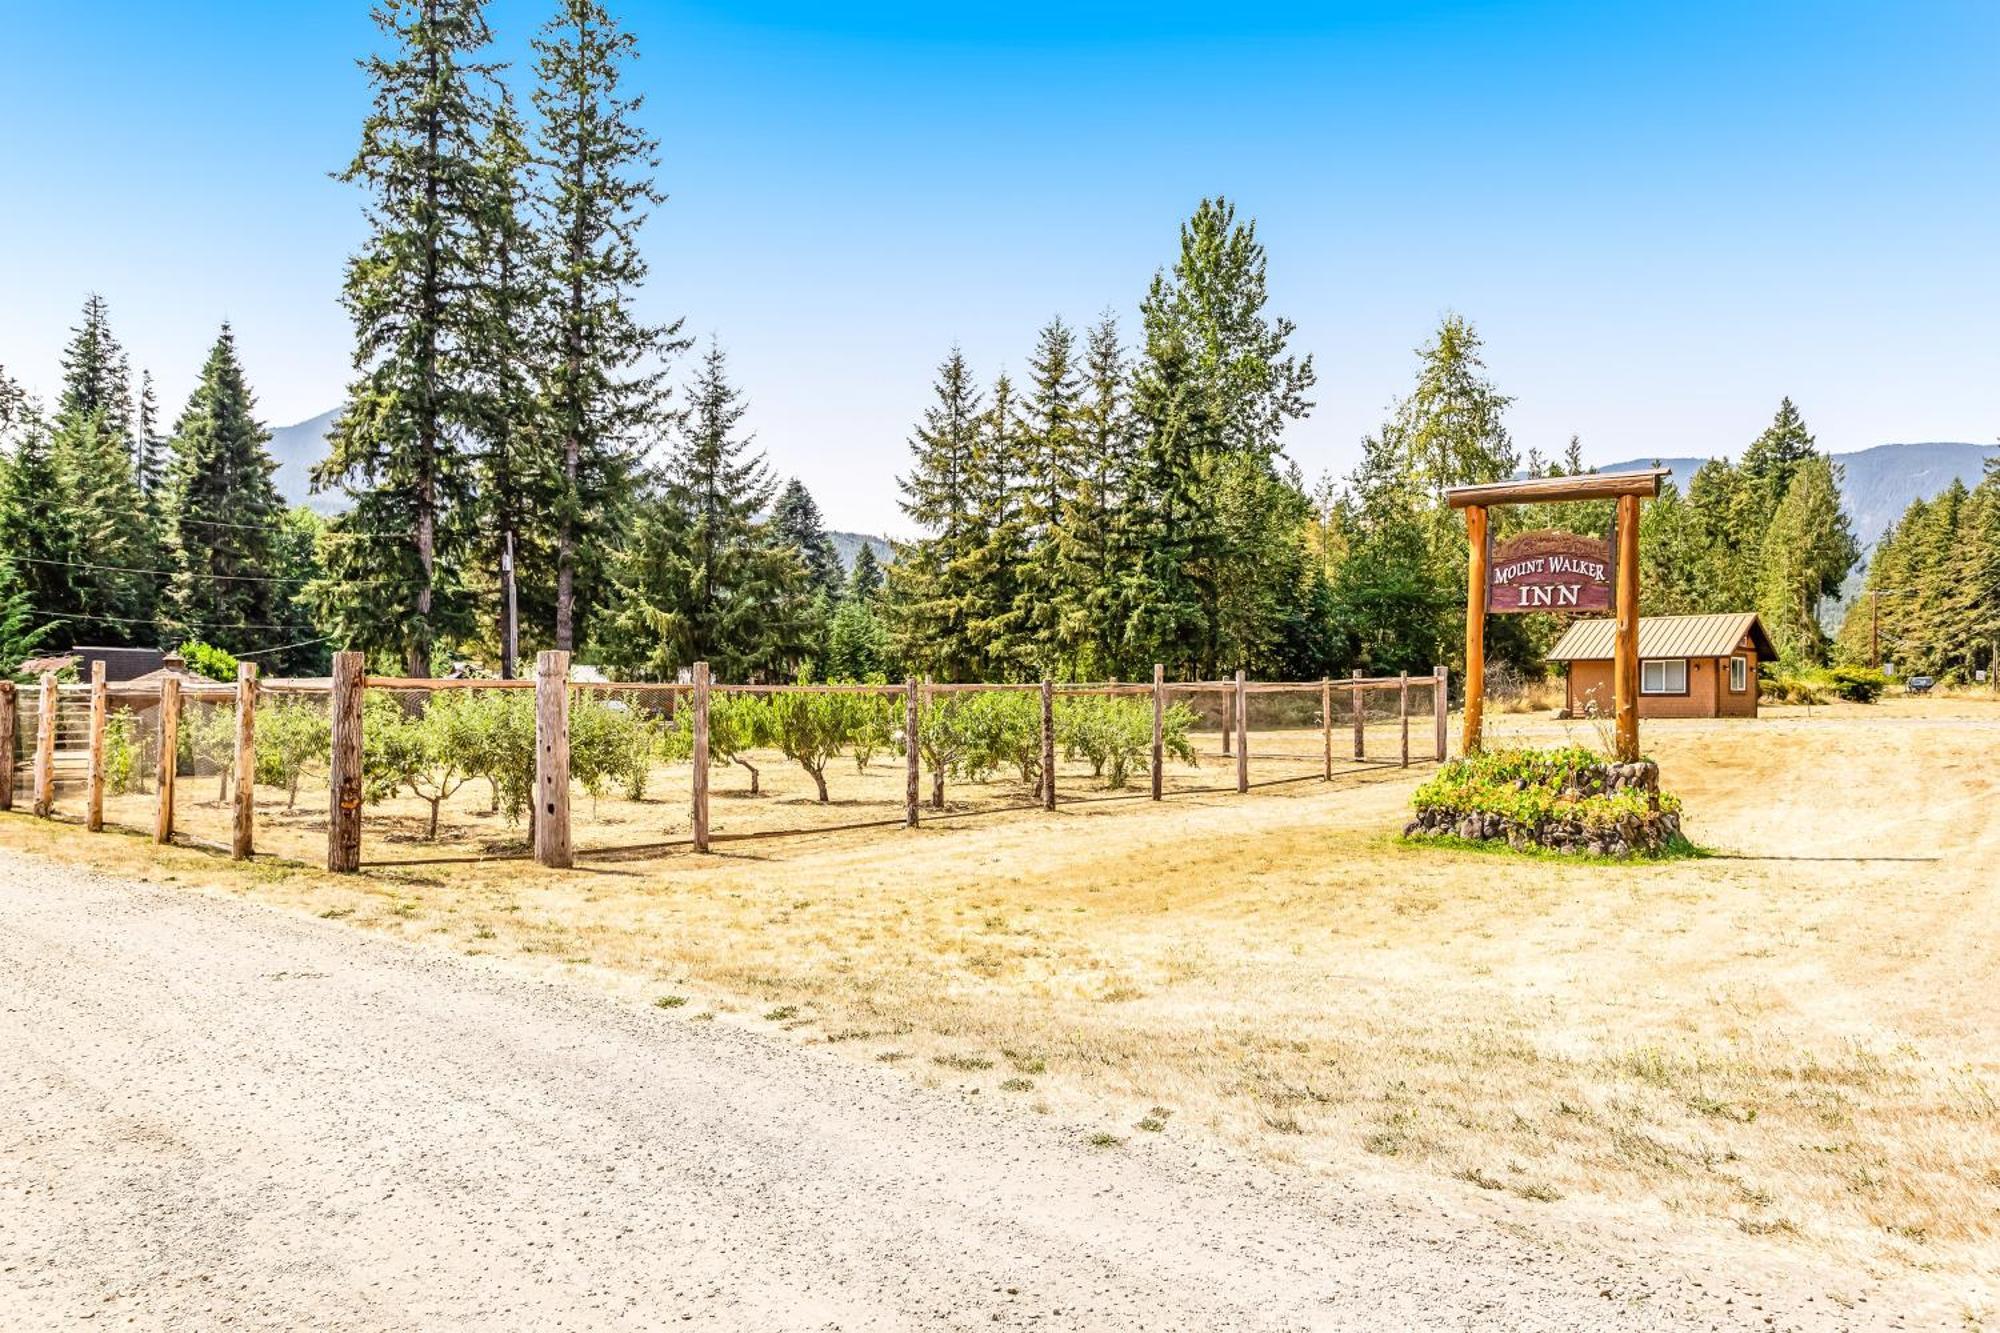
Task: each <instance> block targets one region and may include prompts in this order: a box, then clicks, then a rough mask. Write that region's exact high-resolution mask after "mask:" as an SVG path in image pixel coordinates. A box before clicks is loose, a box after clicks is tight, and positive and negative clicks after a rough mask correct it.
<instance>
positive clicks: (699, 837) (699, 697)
mask: <svg viewBox="0 0 2000 1333" xmlns="http://www.w3.org/2000/svg"><path fill="white" fill-rule="evenodd" d="M693 776H694V782H693V787H694V810H693V820H694V849H695V850H696V851H698V852H705V851H707V850H708V663H706V662H696V663H695V664H694V775H693Z"/></svg>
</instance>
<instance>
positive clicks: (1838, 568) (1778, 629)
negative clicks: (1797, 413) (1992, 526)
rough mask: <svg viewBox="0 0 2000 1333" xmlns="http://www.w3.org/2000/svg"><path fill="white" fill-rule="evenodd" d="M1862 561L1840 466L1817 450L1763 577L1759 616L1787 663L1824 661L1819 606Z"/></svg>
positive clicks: (1794, 483)
mask: <svg viewBox="0 0 2000 1333" xmlns="http://www.w3.org/2000/svg"><path fill="white" fill-rule="evenodd" d="M1752 477H1753V479H1755V478H1756V474H1752ZM1958 493H1959V494H1960V495H1963V493H1964V487H1963V486H1960V487H1959V492H1958ZM1859 556H1860V547H1859V546H1858V545H1857V544H1856V542H1855V540H1854V532H1853V529H1852V528H1851V527H1850V526H1849V524H1848V519H1847V515H1846V513H1845V512H1844V511H1843V510H1842V509H1841V507H1840V475H1839V469H1838V468H1837V467H1836V466H1835V465H1834V464H1833V463H1831V462H1829V461H1828V460H1827V459H1826V458H1824V457H1823V456H1820V455H1818V454H1814V453H1808V454H1807V455H1805V456H1803V457H1801V458H1799V459H1797V460H1795V461H1794V463H1793V466H1792V468H1791V476H1790V479H1789V481H1788V483H1787V485H1786V487H1785V494H1784V498H1783V499H1782V500H1780V501H1779V502H1778V508H1777V511H1776V512H1775V513H1774V514H1773V515H1772V517H1771V522H1770V528H1769V530H1768V532H1767V533H1766V534H1765V537H1764V546H1763V554H1762V556H1761V558H1760V559H1759V561H1758V578H1757V612H1758V615H1759V616H1760V617H1761V618H1762V619H1763V621H1764V626H1765V628H1766V629H1767V630H1769V631H1770V634H1771V638H1772V640H1773V641H1774V642H1775V643H1776V644H1777V645H1778V650H1779V652H1780V654H1781V655H1782V656H1783V657H1784V658H1785V659H1786V660H1788V661H1793V660H1796V661H1804V662H1813V663H1817V662H1822V661H1824V660H1825V659H1826V650H1827V636H1826V632H1825V630H1823V629H1822V628H1821V627H1820V623H1819V610H1820V603H1821V602H1822V601H1824V600H1825V599H1826V598H1828V597H1831V596H1832V595H1833V594H1834V593H1836V592H1838V591H1839V590H1840V584H1841V581H1842V580H1843V579H1845V578H1846V577H1847V571H1848V570H1850V569H1852V568H1853V567H1854V562H1855V560H1856V559H1858V558H1859Z"/></svg>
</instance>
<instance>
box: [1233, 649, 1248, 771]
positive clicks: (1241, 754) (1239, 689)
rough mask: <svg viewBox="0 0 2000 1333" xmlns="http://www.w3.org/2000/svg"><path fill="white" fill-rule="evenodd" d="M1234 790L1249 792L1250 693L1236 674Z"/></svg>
mask: <svg viewBox="0 0 2000 1333" xmlns="http://www.w3.org/2000/svg"><path fill="white" fill-rule="evenodd" d="M1236 790H1237V791H1239V792H1246V791H1249V790H1250V693H1249V691H1248V690H1245V689H1244V688H1243V673H1242V672H1241V671H1238V672H1237V673H1236Z"/></svg>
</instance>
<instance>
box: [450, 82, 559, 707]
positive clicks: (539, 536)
mask: <svg viewBox="0 0 2000 1333" xmlns="http://www.w3.org/2000/svg"><path fill="white" fill-rule="evenodd" d="M531 166H532V158H531V156H530V153H529V150H528V145H527V143H526V141H525V139H524V137H523V130H522V127H521V124H520V120H519V118H518V116H517V115H516V114H515V111H514V104H513V99H512V98H511V97H510V96H508V95H507V93H506V92H505V90H504V89H503V90H502V92H501V95H500V97H499V100H498V101H497V102H496V104H495V105H494V109H493V119H492V124H491V125H490V127H489V128H488V129H487V132H486V139H485V142H484V144H483V146H482V150H481V154H480V159H479V181H480V187H481V189H480V206H479V208H478V210H477V211H476V212H475V213H474V215H473V220H472V243H471V247H470V252H469V257H470V262H471V266H472V268H473V270H474V271H475V272H476V273H478V274H479V281H478V283H477V284H476V285H475V287H474V288H473V291H472V306H471V312H470V313H471V327H470V334H469V349H470V357H469V360H470V363H471V367H472V371H473V374H474V375H475V377H476V379H475V384H476V387H477V396H476V398H475V400H474V402H475V410H476V413H477V417H478V427H477V431H476V434H477V437H478V441H479V450H480V453H479V509H480V531H479V537H478V543H477V544H478V550H479V557H478V558H479V563H480V565H481V567H482V568H483V570H484V571H485V573H486V576H487V581H488V582H490V584H491V587H492V589H493V598H492V603H493V632H494V639H495V644H496V648H497V652H496V656H497V657H498V658H499V659H500V667H501V675H502V676H512V675H514V674H516V664H515V662H514V659H513V657H512V656H510V655H509V652H508V648H509V644H508V640H507V626H508V616H509V613H510V606H509V599H508V591H509V589H508V586H507V580H508V570H509V568H510V559H511V570H512V577H513V580H514V585H513V590H512V591H513V594H514V596H513V607H512V608H511V609H513V610H514V611H515V613H516V614H518V616H519V620H518V622H517V624H516V638H517V639H518V638H519V637H520V633H519V630H520V626H521V625H533V624H547V623H550V622H552V620H553V618H554V615H555V558H554V548H553V544H552V543H551V542H550V540H549V538H548V534H547V531H546V529H545V528H544V526H543V522H542V520H543V519H544V518H545V516H546V515H548V514H549V513H550V512H552V511H553V509H554V508H555V505H556V503H557V500H558V497H559V488H558V487H557V486H556V484H555V481H556V469H555V468H554V467H553V466H551V463H550V459H549V457H548V449H547V446H548V440H547V435H548V432H547V430H546V429H545V428H544V422H543V420H542V417H541V406H542V405H541V400H540V398H539V396H538V393H537V385H538V383H539V382H540V380H541V378H542V377H543V376H544V375H545V374H546V372H547V369H548V364H547V359H546V357H545V356H544V355H543V354H542V339H541V337H540V336H539V335H540V323H541V320H542V318H543V316H544V315H545V313H546V308H547V300H548V295H549V293H548V289H547V286H546V283H545V277H546V272H547V264H546V257H545V255H544V252H543V248H542V237H541V236H540V234H539V233H538V232H537V231H536V229H535V227H534V225H533V218H532V215H531V211H530V205H531V181H530V179H529V171H530V168H531Z"/></svg>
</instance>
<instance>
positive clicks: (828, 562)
mask: <svg viewBox="0 0 2000 1333" xmlns="http://www.w3.org/2000/svg"><path fill="white" fill-rule="evenodd" d="M772 518H773V520H774V521H775V522H776V524H777V527H778V533H779V535H780V536H782V537H783V538H784V539H785V540H786V542H788V543H789V544H790V545H791V548H792V550H794V551H795V552H797V553H798V557H799V562H800V563H801V564H803V565H804V566H805V569H806V582H807V584H808V586H810V587H811V588H812V589H813V590H814V591H815V592H823V593H825V594H826V595H827V596H828V597H830V598H837V597H839V596H840V591H841V587H842V585H843V584H844V583H845V582H846V576H845V575H844V574H843V573H842V572H841V568H840V552H839V551H837V550H836V549H834V545H833V538H831V537H829V536H827V535H826V525H825V524H824V523H823V522H821V520H820V514H819V504H818V502H817V501H815V500H814V499H813V497H812V492H811V491H809V490H807V489H806V488H805V483H804V482H802V481H800V480H799V479H798V478H797V477H793V478H792V479H791V480H790V481H788V482H786V483H785V489H784V490H782V491H780V492H779V493H778V504H777V509H776V510H775V511H774V513H773V515H772Z"/></svg>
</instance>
